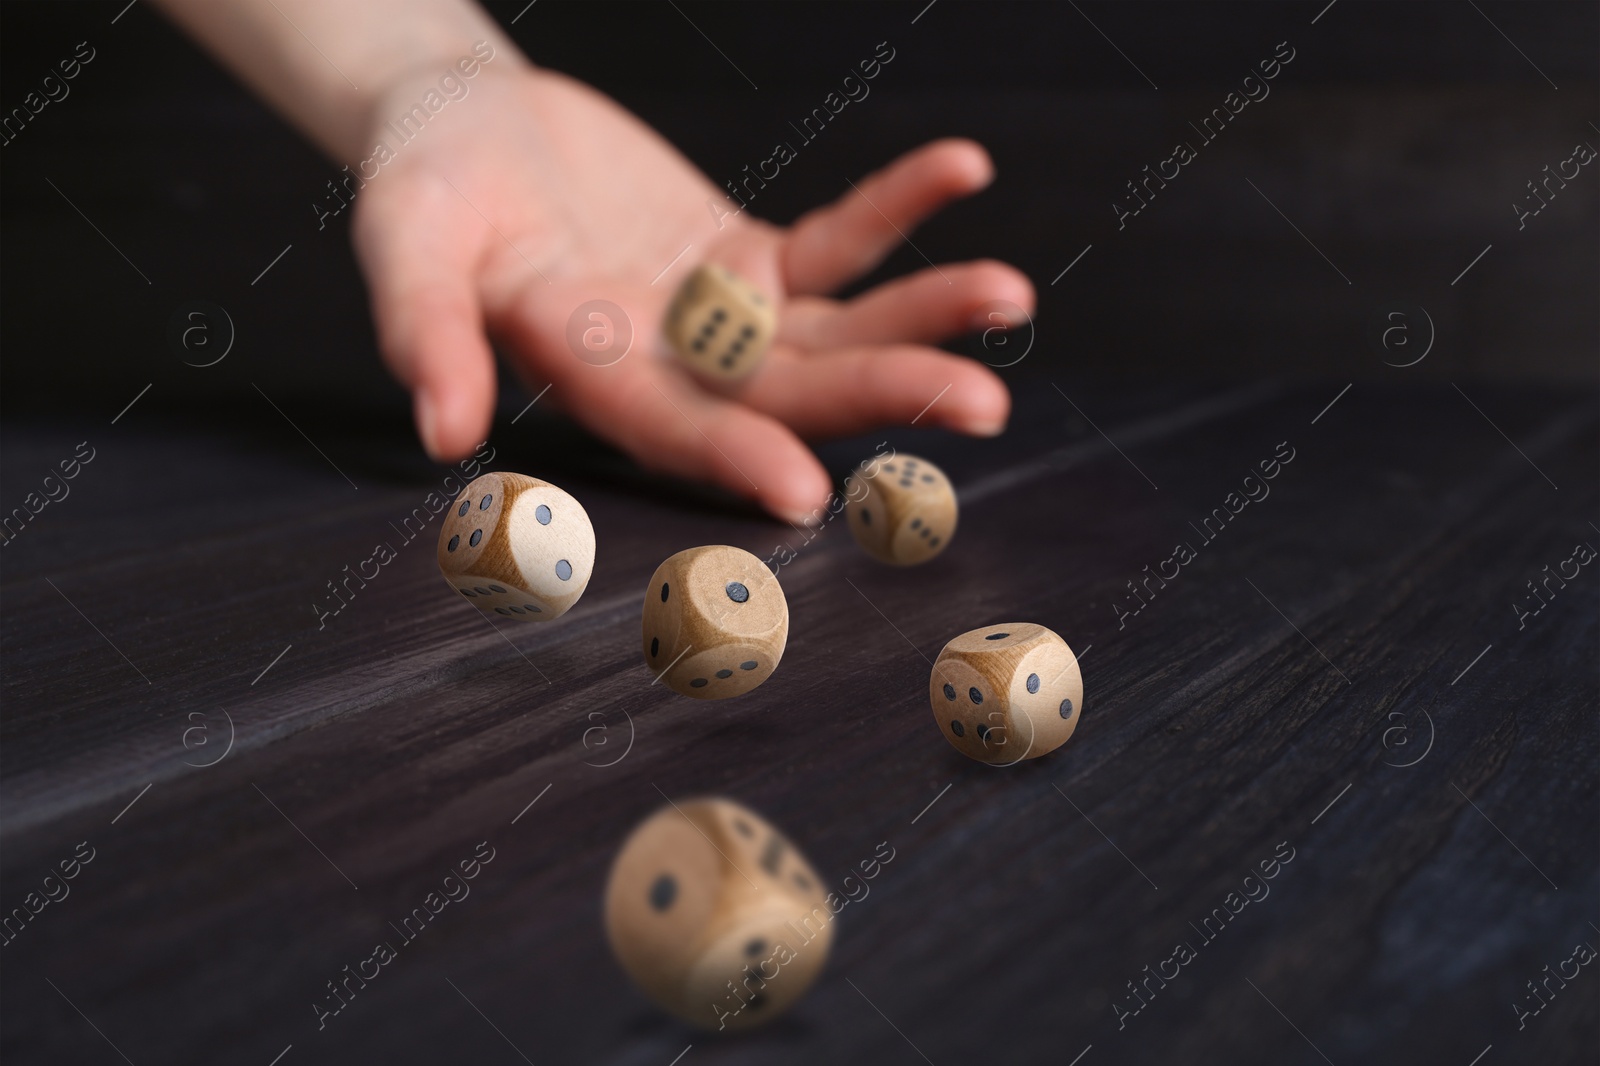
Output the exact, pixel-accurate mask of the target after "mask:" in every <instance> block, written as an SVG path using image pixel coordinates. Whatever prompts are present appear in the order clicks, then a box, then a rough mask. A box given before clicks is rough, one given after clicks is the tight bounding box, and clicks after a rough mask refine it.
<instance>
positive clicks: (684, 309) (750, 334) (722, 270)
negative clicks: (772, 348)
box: [664, 263, 777, 381]
mask: <svg viewBox="0 0 1600 1066" xmlns="http://www.w3.org/2000/svg"><path fill="white" fill-rule="evenodd" d="M664 328H665V332H666V336H667V340H668V342H670V343H671V345H672V347H673V349H674V350H675V351H676V352H677V353H678V355H679V356H680V357H681V358H682V359H683V360H684V362H686V363H688V364H689V365H690V366H691V367H693V368H694V369H695V370H697V371H699V372H700V373H702V374H705V375H707V376H708V377H712V378H717V379H722V380H726V381H733V380H737V379H739V378H742V377H745V376H746V375H748V374H750V373H752V372H753V371H754V370H755V369H756V367H757V366H758V365H759V364H760V363H761V359H762V357H763V356H764V355H765V354H766V351H767V346H768V345H770V344H771V343H772V337H773V334H774V332H775V331H776V328H777V315H776V313H775V312H774V310H773V306H772V301H771V300H769V299H768V298H767V297H766V296H764V295H763V294H762V293H761V290H759V289H757V288H756V287H755V286H754V285H752V284H750V283H749V282H748V281H746V280H744V279H743V278H741V277H740V276H739V275H737V274H735V273H734V272H733V271H731V270H729V269H728V268H727V267H723V266H717V265H716V264H714V263H706V264H704V265H702V266H700V267H699V268H698V269H696V270H695V272H694V273H693V274H690V275H689V278H688V280H686V281H685V282H684V283H683V285H682V286H681V287H680V288H679V289H678V292H677V295H675V296H674V297H673V298H672V303H671V305H670V306H669V307H668V308H667V317H666V323H665V327H664Z"/></svg>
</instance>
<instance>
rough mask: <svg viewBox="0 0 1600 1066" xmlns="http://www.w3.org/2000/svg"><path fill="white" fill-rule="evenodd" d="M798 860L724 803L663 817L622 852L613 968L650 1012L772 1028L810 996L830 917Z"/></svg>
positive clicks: (616, 866)
mask: <svg viewBox="0 0 1600 1066" xmlns="http://www.w3.org/2000/svg"><path fill="white" fill-rule="evenodd" d="M827 900H828V897H827V894H826V893H825V892H824V891H823V888H822V882H821V879H820V878H818V877H817V874H816V871H815V870H813V869H812V868H811V864H810V863H809V862H807V861H806V859H805V856H803V855H802V854H800V852H799V851H798V850H797V849H796V848H795V846H794V845H793V844H791V843H790V842H789V841H788V840H787V839H785V838H784V836H783V834H781V833H779V832H778V831H777V830H776V829H774V828H773V827H772V826H771V825H769V824H768V823H767V822H766V821H765V820H764V819H762V818H761V817H760V816H758V815H756V814H754V813H752V812H751V811H750V810H748V809H747V808H745V807H742V806H740V805H739V804H737V803H735V802H733V801H732V800H726V799H700V800H686V801H684V802H681V803H677V804H674V805H672V806H669V807H663V808H662V809H661V810H659V811H657V812H656V813H655V814H654V815H652V816H651V817H650V818H649V819H647V820H646V821H645V822H643V823H642V824H641V825H639V826H638V828H636V829H635V830H634V831H633V833H632V834H631V835H630V836H629V837H628V839H627V841H626V842H624V843H623V845H622V849H621V851H619V852H618V853H617V857H616V860H615V861H614V862H613V863H612V866H611V875H610V878H609V880H608V881H607V883H606V894H605V924H606V935H607V937H608V938H609V939H610V941H611V949H612V951H613V952H614V953H615V954H616V956H617V960H618V961H619V962H621V963H622V968H623V969H624V970H626V971H627V972H628V975H629V976H630V977H632V978H633V980H634V982H635V983H637V984H638V986H639V987H640V989H641V990H643V992H644V993H645V995H647V996H648V997H649V998H650V999H651V1000H653V1001H654V1002H655V1003H656V1004H657V1005H659V1006H661V1007H662V1008H664V1009H665V1010H668V1011H670V1012H672V1013H673V1014H675V1015H677V1016H678V1017H680V1018H683V1019H684V1020H686V1021H688V1022H691V1023H693V1024H695V1025H699V1026H702V1027H704V1028H706V1029H724V1028H748V1027H750V1026H755V1025H760V1024H761V1023H763V1022H766V1021H768V1020H770V1019H772V1018H775V1017H777V1015H779V1014H780V1013H782V1012H783V1011H784V1010H786V1009H787V1008H788V1007H789V1006H790V1005H791V1004H793V1003H794V1001H795V1000H797V999H799V998H800V996H801V994H802V993H804V992H805V990H806V989H807V988H808V987H810V985H811V983H812V982H813V981H814V980H815V979H816V977H817V975H818V974H819V973H820V972H821V971H822V965H823V963H824V962H825V961H826V960H827V957H828V948H829V947H830V946H831V944H832V942H833V923H832V919H833V916H834V913H835V910H834V909H833V908H832V907H831V906H830V905H829V904H828V902H827Z"/></svg>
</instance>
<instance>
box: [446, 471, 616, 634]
mask: <svg viewBox="0 0 1600 1066" xmlns="http://www.w3.org/2000/svg"><path fill="white" fill-rule="evenodd" d="M438 558H439V569H440V570H441V571H442V572H443V573H444V578H445V580H446V581H448V582H450V587H451V588H453V589H455V590H456V591H457V592H459V593H460V594H461V595H462V596H465V597H466V598H467V600H468V602H470V603H471V604H472V605H473V606H475V607H477V608H478V609H479V610H480V611H482V612H483V613H484V614H491V613H492V614H496V615H499V616H501V617H503V618H512V619H517V620H519V621H523V622H548V621H550V620H551V619H552V618H559V617H560V616H561V615H563V614H565V613H566V612H567V610H568V608H570V607H571V606H572V605H573V604H575V603H577V602H578V598H579V597H580V596H582V595H583V590H584V588H585V587H587V586H588V584H589V575H590V574H591V573H592V572H593V570H594V526H592V525H590V524H589V515H588V513H587V512H585V511H584V509H583V506H582V505H581V504H580V503H578V501H577V500H575V499H573V498H572V496H570V495H569V494H568V493H566V492H563V491H562V490H561V489H558V488H556V487H555V486H554V485H552V484H550V483H549V482H548V481H540V480H539V479H538V478H533V477H528V476H527V475H526V474H513V473H510V472H502V473H494V474H484V475H483V476H482V477H479V478H476V479H475V480H473V482H472V483H471V484H470V485H468V486H467V487H466V488H465V489H464V490H462V493H461V495H460V496H458V497H457V498H456V500H455V502H454V503H452V504H451V505H450V510H448V511H446V512H445V518H444V526H443V528H441V529H440V530H439V551H438Z"/></svg>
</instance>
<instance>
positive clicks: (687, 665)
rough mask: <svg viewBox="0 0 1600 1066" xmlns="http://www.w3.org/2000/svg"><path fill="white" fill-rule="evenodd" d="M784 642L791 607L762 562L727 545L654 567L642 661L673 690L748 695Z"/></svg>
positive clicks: (704, 695) (706, 696) (706, 695)
mask: <svg viewBox="0 0 1600 1066" xmlns="http://www.w3.org/2000/svg"><path fill="white" fill-rule="evenodd" d="M788 639H789V603H788V601H787V600H785V599H784V596H783V587H782V586H781V585H779V584H778V579H777V578H776V577H774V576H773V574H772V571H771V570H768V569H767V566H766V564H765V563H763V562H762V561H761V560H760V559H757V558H756V557H755V556H754V555H751V554H750V553H749V552H747V551H744V550H743V549H740V548H733V547H729V546H727V545H725V544H719V545H709V546H707V547H702V548H690V549H688V550H687V551H681V552H679V553H678V554H676V555H674V556H672V557H671V558H670V559H668V560H667V561H666V562H664V563H662V564H661V565H660V566H658V567H656V572H655V574H654V575H653V576H652V577H651V578H650V584H649V586H648V587H647V588H646V590H645V594H644V661H645V664H646V665H647V666H649V667H650V671H651V673H653V674H655V675H656V676H657V677H658V678H659V679H660V680H661V681H663V682H664V683H665V684H666V685H667V687H668V688H670V689H672V691H674V692H676V693H678V694H680V695H683V696H693V697H694V698H695V699H701V700H720V699H726V698H727V697H729V696H737V695H739V694H741V693H744V692H749V691H750V690H751V689H753V688H755V687H756V686H757V685H759V684H761V682H763V681H765V680H766V679H767V678H769V677H771V676H772V671H773V670H775V669H777V666H778V660H779V659H781V658H783V648H784V644H785V643H786V642H787V641H788Z"/></svg>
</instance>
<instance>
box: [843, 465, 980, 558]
mask: <svg viewBox="0 0 1600 1066" xmlns="http://www.w3.org/2000/svg"><path fill="white" fill-rule="evenodd" d="M852 476H853V477H855V478H857V479H859V480H860V481H861V483H862V484H864V485H865V487H866V490H867V491H866V493H865V494H864V495H862V496H859V497H857V496H855V495H854V491H853V490H852V492H851V494H850V502H849V503H848V504H847V505H846V507H845V510H846V512H847V513H848V515H849V520H850V533H851V535H852V536H854V537H855V538H856V543H857V544H859V545H861V546H862V547H863V548H865V549H866V550H867V553H868V554H870V555H871V556H872V557H873V558H875V559H877V560H879V561H880V562H885V563H891V564H893V565H895V566H914V565H916V564H917V563H925V562H927V561H928V560H929V559H932V558H933V557H934V556H935V555H938V554H939V553H940V552H942V551H944V549H945V547H946V546H947V545H949V543H950V538H951V537H953V536H955V532H956V518H957V507H956V493H955V489H954V488H952V487H951V485H950V479H949V478H948V477H946V476H945V474H944V471H943V470H940V469H939V468H938V467H937V466H934V465H933V464H932V463H930V462H928V460H926V459H919V458H917V457H916V456H915V455H905V454H900V455H895V456H893V457H892V458H889V459H877V458H873V459H868V460H867V461H866V462H864V463H862V464H861V465H860V466H859V467H857V468H856V472H855V474H854V475H852Z"/></svg>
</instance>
